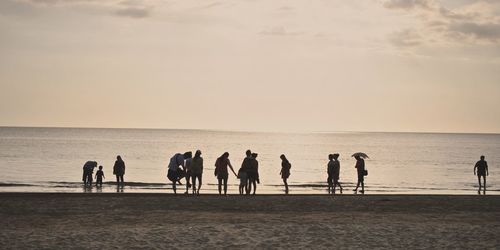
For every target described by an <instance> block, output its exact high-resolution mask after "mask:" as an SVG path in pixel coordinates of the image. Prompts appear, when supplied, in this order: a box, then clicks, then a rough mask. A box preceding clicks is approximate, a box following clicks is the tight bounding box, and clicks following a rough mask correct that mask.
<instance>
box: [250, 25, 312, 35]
mask: <svg viewBox="0 0 500 250" xmlns="http://www.w3.org/2000/svg"><path fill="white" fill-rule="evenodd" d="M259 34H261V35H266V36H298V35H302V34H303V32H297V31H294V32H292V31H288V30H287V29H286V28H285V27H284V26H274V27H270V28H266V29H264V30H262V31H261V32H259Z"/></svg>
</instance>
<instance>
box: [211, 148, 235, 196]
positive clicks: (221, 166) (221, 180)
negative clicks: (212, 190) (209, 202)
mask: <svg viewBox="0 0 500 250" xmlns="http://www.w3.org/2000/svg"><path fill="white" fill-rule="evenodd" d="M227 167H229V168H230V169H231V171H232V172H233V174H234V175H235V176H236V177H237V176H238V175H237V174H236V173H235V172H234V169H233V166H232V165H231V161H229V153H228V152H225V153H224V154H222V155H221V156H220V157H219V158H217V160H216V161H215V171H214V175H215V176H217V180H218V187H219V195H221V194H222V185H224V195H227V180H228V177H229V172H228V170H227Z"/></svg>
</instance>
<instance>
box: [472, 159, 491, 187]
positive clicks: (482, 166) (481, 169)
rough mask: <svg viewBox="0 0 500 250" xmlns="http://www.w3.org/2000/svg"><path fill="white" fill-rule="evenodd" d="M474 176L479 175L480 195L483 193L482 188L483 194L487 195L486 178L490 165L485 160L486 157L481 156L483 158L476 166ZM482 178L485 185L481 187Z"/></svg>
mask: <svg viewBox="0 0 500 250" xmlns="http://www.w3.org/2000/svg"><path fill="white" fill-rule="evenodd" d="M474 175H477V181H478V183H479V189H478V191H477V193H478V194H480V193H481V187H483V193H486V176H488V175H489V173H488V163H487V162H486V161H485V160H484V155H481V158H480V160H479V161H478V162H476V165H474ZM481 177H483V184H484V185H482V186H481Z"/></svg>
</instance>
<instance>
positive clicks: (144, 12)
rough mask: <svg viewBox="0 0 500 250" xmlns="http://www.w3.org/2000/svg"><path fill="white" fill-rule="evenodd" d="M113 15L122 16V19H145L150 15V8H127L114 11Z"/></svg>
mask: <svg viewBox="0 0 500 250" xmlns="http://www.w3.org/2000/svg"><path fill="white" fill-rule="evenodd" d="M114 13H115V14H116V15H118V16H124V17H132V18H145V17H148V16H149V15H150V14H151V9H150V8H136V7H127V8H123V9H119V10H116V11H115V12H114Z"/></svg>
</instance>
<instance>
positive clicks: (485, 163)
mask: <svg viewBox="0 0 500 250" xmlns="http://www.w3.org/2000/svg"><path fill="white" fill-rule="evenodd" d="M484 165H486V176H488V175H490V174H489V173H488V163H487V162H484Z"/></svg>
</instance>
